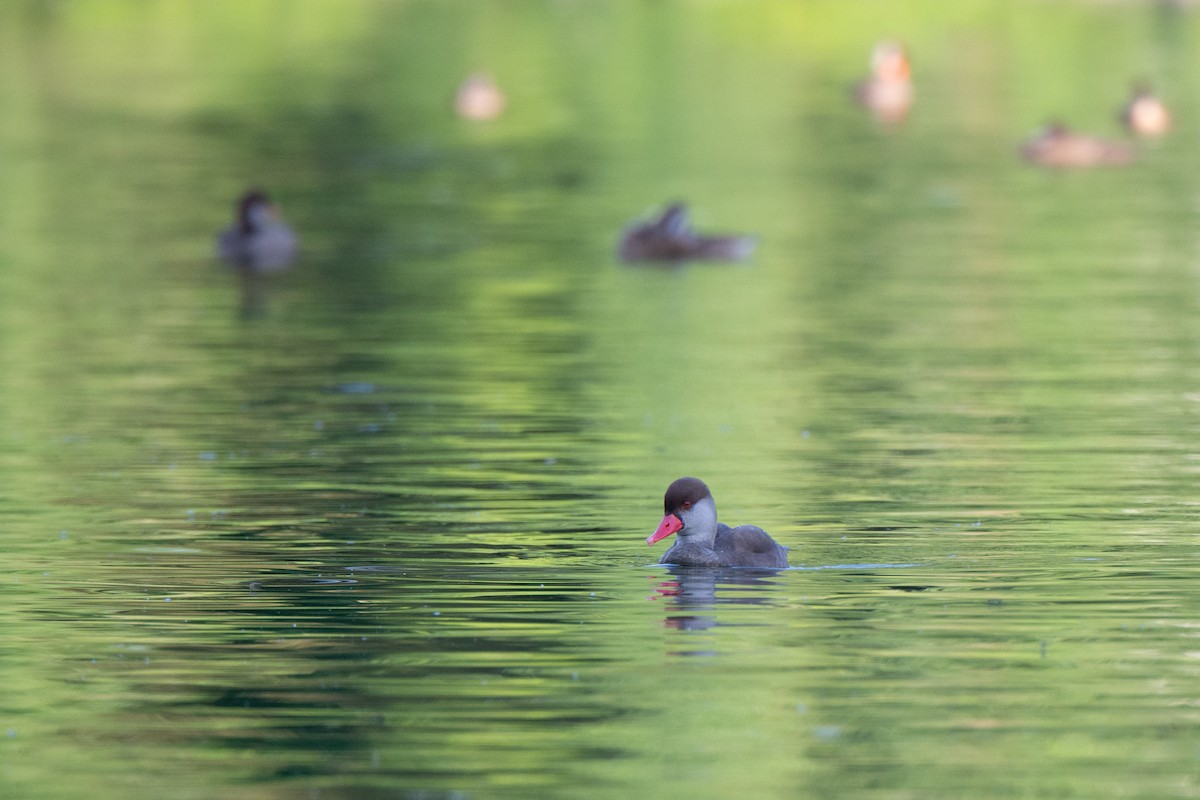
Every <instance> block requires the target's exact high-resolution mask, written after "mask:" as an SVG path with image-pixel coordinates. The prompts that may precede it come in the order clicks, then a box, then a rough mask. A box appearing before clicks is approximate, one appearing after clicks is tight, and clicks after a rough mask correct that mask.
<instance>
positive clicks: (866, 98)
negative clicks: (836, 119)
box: [854, 41, 913, 123]
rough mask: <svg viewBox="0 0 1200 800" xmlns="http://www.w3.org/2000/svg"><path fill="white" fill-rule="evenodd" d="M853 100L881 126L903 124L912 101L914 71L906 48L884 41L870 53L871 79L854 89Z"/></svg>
mask: <svg viewBox="0 0 1200 800" xmlns="http://www.w3.org/2000/svg"><path fill="white" fill-rule="evenodd" d="M854 98H855V99H856V100H857V101H858V102H859V103H860V104H861V105H863V106H865V107H867V108H869V109H870V110H871V112H872V113H873V114H874V115H875V118H876V119H878V120H879V121H880V122H889V123H891V122H900V121H901V120H903V119H904V118H905V117H906V116H907V115H908V108H909V106H911V105H912V101H913V86H912V67H911V66H910V65H909V63H908V53H907V52H906V51H905V49H904V45H902V44H900V43H899V42H895V41H883V42H880V43H879V44H877V45H875V49H874V50H872V51H871V76H870V77H869V78H867V79H866V80H865V81H863V82H862V83H859V84H858V85H857V86H855V87H854Z"/></svg>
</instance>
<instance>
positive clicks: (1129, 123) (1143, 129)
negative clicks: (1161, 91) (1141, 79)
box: [1121, 84, 1171, 137]
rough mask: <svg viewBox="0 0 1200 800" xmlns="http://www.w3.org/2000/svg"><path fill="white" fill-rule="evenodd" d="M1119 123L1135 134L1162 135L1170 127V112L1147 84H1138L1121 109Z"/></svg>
mask: <svg viewBox="0 0 1200 800" xmlns="http://www.w3.org/2000/svg"><path fill="white" fill-rule="evenodd" d="M1121 123H1122V124H1123V125H1124V126H1125V129H1126V130H1127V131H1129V132H1130V133H1132V134H1134V135H1135V136H1147V137H1153V136H1162V135H1163V134H1164V133H1166V132H1167V131H1169V130H1170V129H1171V112H1170V111H1168V110H1167V106H1166V105H1165V104H1164V103H1163V101H1162V100H1160V99H1158V97H1156V96H1155V94H1154V92H1152V91H1151V90H1150V87H1149V86H1145V85H1141V84H1139V85H1137V86H1135V87H1134V89H1133V96H1132V97H1130V98H1129V102H1127V103H1126V104H1125V106H1124V107H1123V108H1122V109H1121Z"/></svg>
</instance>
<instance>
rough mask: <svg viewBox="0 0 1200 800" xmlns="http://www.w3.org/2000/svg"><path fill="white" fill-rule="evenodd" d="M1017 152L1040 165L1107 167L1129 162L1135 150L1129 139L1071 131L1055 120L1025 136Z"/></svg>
mask: <svg viewBox="0 0 1200 800" xmlns="http://www.w3.org/2000/svg"><path fill="white" fill-rule="evenodd" d="M1021 156H1022V157H1023V158H1024V159H1025V160H1026V161H1028V162H1030V163H1031V164H1037V165H1038V166H1042V167H1059V168H1069V167H1098V166H1110V167H1111V166H1120V165H1123V164H1129V163H1131V162H1132V161H1133V160H1134V158H1135V156H1136V153H1135V151H1134V149H1133V145H1131V144H1130V143H1129V142H1120V141H1114V140H1111V139H1104V138H1101V137H1099V136H1091V135H1089V134H1084V133H1075V132H1074V131H1072V130H1070V129H1069V128H1067V127H1066V126H1065V125H1063V124H1061V123H1057V122H1056V123H1051V124H1050V125H1047V126H1045V127H1044V128H1042V129H1041V130H1039V131H1037V132H1036V133H1034V135H1033V136H1031V137H1029V138H1028V139H1026V140H1025V142H1024V143H1023V144H1022V145H1021Z"/></svg>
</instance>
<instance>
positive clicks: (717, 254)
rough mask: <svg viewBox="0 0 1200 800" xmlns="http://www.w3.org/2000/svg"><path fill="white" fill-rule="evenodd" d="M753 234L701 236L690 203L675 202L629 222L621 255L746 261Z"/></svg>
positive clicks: (640, 258)
mask: <svg viewBox="0 0 1200 800" xmlns="http://www.w3.org/2000/svg"><path fill="white" fill-rule="evenodd" d="M754 245H755V240H754V237H752V236H701V235H699V234H698V233H696V232H695V231H694V230H692V224H691V220H690V219H689V215H688V210H687V206H685V205H684V204H683V203H672V204H670V205H668V206H667V208H666V210H665V211H663V212H662V214H661V215H659V216H658V217H656V218H654V219H651V220H649V221H646V220H640V221H637V222H634V223H632V224H630V225H628V226H627V227H626V228H625V231H624V232H623V233H622V235H621V241H620V244H619V245H618V246H617V255H618V256H619V257H620V258H621V260H622V261H625V262H632V261H667V262H671V263H680V262H683V261H742V260H743V259H746V258H748V257H749V256H750V254H751V253H753V252H754Z"/></svg>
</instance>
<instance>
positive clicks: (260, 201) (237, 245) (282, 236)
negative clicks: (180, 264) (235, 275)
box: [217, 189, 299, 272]
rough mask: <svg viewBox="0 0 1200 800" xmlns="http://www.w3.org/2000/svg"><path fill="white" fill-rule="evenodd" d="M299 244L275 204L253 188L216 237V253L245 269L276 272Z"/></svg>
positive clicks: (286, 261) (292, 254)
mask: <svg viewBox="0 0 1200 800" xmlns="http://www.w3.org/2000/svg"><path fill="white" fill-rule="evenodd" d="M298 245H299V240H298V239H297V238H296V234H295V232H294V231H293V230H292V229H291V228H289V227H288V226H287V224H286V223H284V222H281V221H280V219H279V212H278V210H277V209H276V207H275V205H274V204H273V203H272V202H271V201H270V200H269V199H268V198H267V196H266V195H265V194H263V193H262V192H261V191H259V190H257V189H254V190H251V191H249V192H247V193H246V194H245V195H244V196H243V197H242V199H241V201H240V202H239V203H238V211H237V221H236V222H235V223H234V224H233V225H231V226H229V227H228V228H226V229H225V230H223V231H221V234H220V236H218V237H217V255H219V256H220V257H221V258H223V259H224V260H226V261H228V262H229V263H230V264H232V265H234V266H235V267H237V268H239V269H241V270H244V271H247V272H278V271H279V270H283V269H286V268H287V267H288V266H290V265H291V263H292V260H293V259H294V258H295V257H296V251H297V248H298Z"/></svg>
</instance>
